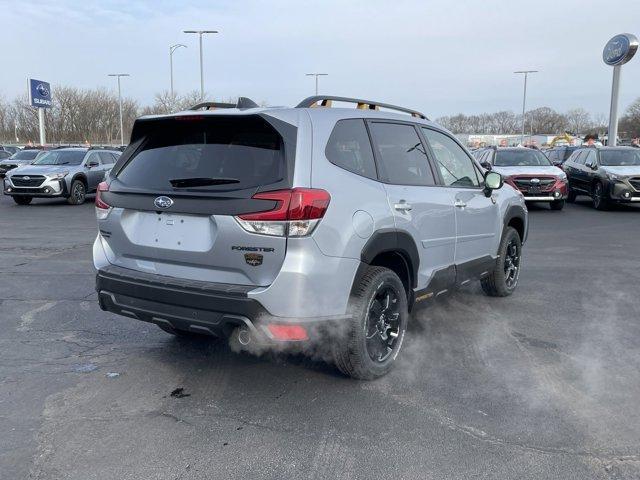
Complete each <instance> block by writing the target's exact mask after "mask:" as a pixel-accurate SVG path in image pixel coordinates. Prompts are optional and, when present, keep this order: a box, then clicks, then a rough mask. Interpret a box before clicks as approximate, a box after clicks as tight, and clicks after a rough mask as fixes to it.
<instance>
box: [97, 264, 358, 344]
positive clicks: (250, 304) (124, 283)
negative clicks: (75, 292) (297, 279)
mask: <svg viewBox="0 0 640 480" xmlns="http://www.w3.org/2000/svg"><path fill="white" fill-rule="evenodd" d="M253 289H254V287H251V286H244V285H229V284H222V283H209V282H201V281H194V280H181V279H177V278H172V277H166V276H162V275H156V274H149V273H143V272H137V271H134V270H130V269H126V268H122V267H117V266H113V265H110V266H106V267H103V268H101V269H100V270H98V274H97V276H96V290H97V292H98V298H99V303H100V308H101V309H102V310H105V311H109V312H113V313H116V314H119V315H124V316H127V317H132V318H136V319H138V320H142V321H145V322H150V323H155V324H157V325H164V326H166V327H170V328H174V329H178V330H185V331H191V332H194V333H204V334H209V335H214V336H218V337H230V336H231V335H232V333H233V332H234V330H236V329H238V328H240V329H244V330H247V331H248V332H249V333H250V335H251V337H252V341H254V342H257V343H262V344H270V343H275V344H278V343H283V342H282V341H279V340H277V339H275V338H274V337H273V335H271V333H270V331H269V329H268V328H267V326H268V325H269V324H277V325H301V326H303V327H304V328H305V329H306V331H307V333H308V336H309V340H314V339H317V338H319V337H322V336H325V335H327V334H330V333H331V331H332V330H334V327H335V325H334V323H336V322H340V321H343V320H344V318H345V317H346V316H340V317H319V318H312V319H311V318H303V319H301V318H284V317H275V316H273V315H271V314H270V313H269V312H268V311H267V310H266V309H265V308H264V307H263V306H262V305H261V304H260V303H259V302H258V301H257V300H255V299H252V298H249V297H248V295H247V294H248V293H249V292H250V291H251V290H253Z"/></svg>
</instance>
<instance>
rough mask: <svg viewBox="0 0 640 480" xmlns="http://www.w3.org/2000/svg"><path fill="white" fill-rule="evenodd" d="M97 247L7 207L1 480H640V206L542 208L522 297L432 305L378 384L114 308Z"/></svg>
mask: <svg viewBox="0 0 640 480" xmlns="http://www.w3.org/2000/svg"><path fill="white" fill-rule="evenodd" d="M95 235H96V225H95V219H94V212H93V205H92V203H91V200H89V201H88V202H87V203H86V204H84V205H81V206H69V205H67V204H66V203H65V202H64V201H48V200H35V201H34V203H33V204H32V205H30V206H17V205H14V203H13V201H12V200H11V199H10V198H8V197H3V198H0V327H1V328H0V478H2V479H5V478H6V479H12V480H14V479H23V478H33V479H55V480H60V479H77V480H91V479H110V480H111V479H121V480H123V479H171V480H173V479H204V478H206V479H217V478H220V479H223V478H224V479H227V478H239V479H289V478H291V479H332V478H339V479H343V478H344V479H361V478H362V479H372V478H379V479H386V478H410V479H414V478H415V479H464V478H474V479H483V478H498V479H512V478H513V479H528V478H532V479H533V478H535V479H539V478H561V479H587V478H589V479H591V478H595V479H619V478H640V400H639V399H640V375H639V373H638V372H639V371H640V298H639V297H640V287H639V286H640V282H639V277H640V274H639V272H640V207H626V208H617V209H615V210H614V211H609V212H600V211H595V210H593V209H592V208H591V206H590V203H589V201H588V200H587V199H581V200H580V201H579V202H578V203H577V204H575V205H568V206H567V207H566V208H565V210H563V211H561V212H552V211H550V210H548V209H547V208H544V207H542V208H535V207H533V208H531V210H530V237H529V242H528V243H527V245H526V246H525V253H524V261H523V271H522V275H521V279H520V285H519V287H518V290H517V291H516V293H515V294H514V295H513V296H511V297H509V298H488V297H485V296H484V295H482V293H481V291H480V289H479V287H478V286H472V287H468V288H466V289H464V290H462V291H460V292H458V293H456V294H455V295H453V296H450V297H448V298H446V299H444V300H442V301H440V302H439V303H438V304H436V305H435V306H434V307H433V308H430V309H427V310H424V311H422V312H420V314H419V315H416V317H415V318H414V319H413V321H412V322H411V324H410V330H409V332H408V336H407V343H406V345H405V347H406V348H405V350H404V352H403V353H402V354H401V358H400V359H399V363H398V365H397V368H396V369H395V370H394V371H393V372H392V373H391V374H390V375H388V376H387V377H385V378H383V379H380V380H378V381H374V382H357V381H353V380H350V379H348V378H344V377H343V376H341V375H340V374H339V373H338V372H337V371H336V370H335V369H334V368H333V367H331V366H330V365H326V364H324V363H322V362H319V361H315V360H313V359H307V358H304V357H300V356H285V355H278V354H267V355H264V356H262V357H255V356H251V355H248V354H237V353H234V352H232V351H230V350H229V348H228V347H226V346H225V345H224V344H222V345H221V344H220V343H215V342H210V341H194V340H179V339H176V338H173V337H172V336H170V335H168V334H166V333H164V332H162V331H161V330H159V329H158V328H157V327H155V326H153V325H150V324H145V323H142V322H139V321H135V320H132V319H128V318H124V317H118V316H115V315H112V314H109V313H105V312H102V311H101V310H100V309H99V308H98V303H97V299H96V294H95V291H94V275H95V274H94V271H93V265H92V262H91V244H92V242H93V239H94V237H95ZM309 302H313V292H309ZM180 389H182V390H180ZM172 392H173V394H172Z"/></svg>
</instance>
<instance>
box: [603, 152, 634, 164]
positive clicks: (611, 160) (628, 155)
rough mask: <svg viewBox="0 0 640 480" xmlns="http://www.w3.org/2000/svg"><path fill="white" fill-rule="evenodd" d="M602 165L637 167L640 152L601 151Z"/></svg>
mask: <svg viewBox="0 0 640 480" xmlns="http://www.w3.org/2000/svg"><path fill="white" fill-rule="evenodd" d="M600 163H601V164H602V165H605V166H609V167H628V166H634V167H637V166H640V150H600Z"/></svg>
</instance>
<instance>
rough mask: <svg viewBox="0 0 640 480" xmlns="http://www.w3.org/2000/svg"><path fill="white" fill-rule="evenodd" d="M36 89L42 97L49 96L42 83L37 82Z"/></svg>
mask: <svg viewBox="0 0 640 480" xmlns="http://www.w3.org/2000/svg"><path fill="white" fill-rule="evenodd" d="M36 91H37V92H38V93H39V94H40V95H42V96H43V97H47V96H49V89H48V88H47V87H46V86H45V85H44V84H43V83H39V84H38V86H37V87H36Z"/></svg>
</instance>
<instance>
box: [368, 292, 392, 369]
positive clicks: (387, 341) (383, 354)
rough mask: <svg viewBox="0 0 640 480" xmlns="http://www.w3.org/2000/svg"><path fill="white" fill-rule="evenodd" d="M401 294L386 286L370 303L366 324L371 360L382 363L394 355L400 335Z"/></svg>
mask: <svg viewBox="0 0 640 480" xmlns="http://www.w3.org/2000/svg"><path fill="white" fill-rule="evenodd" d="M399 295H400V292H398V291H397V290H396V289H395V288H394V287H393V285H391V284H386V285H384V286H383V287H382V288H381V289H380V290H378V291H377V292H376V293H375V294H374V296H373V297H372V298H371V301H370V302H369V307H368V312H367V320H366V322H365V324H364V334H365V338H366V348H367V353H368V354H369V358H371V360H373V361H374V362H378V363H382V362H384V361H385V360H387V358H389V356H390V355H391V354H392V353H393V351H394V347H395V344H396V342H397V340H398V336H399V333H400V302H399V301H398V300H399Z"/></svg>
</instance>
